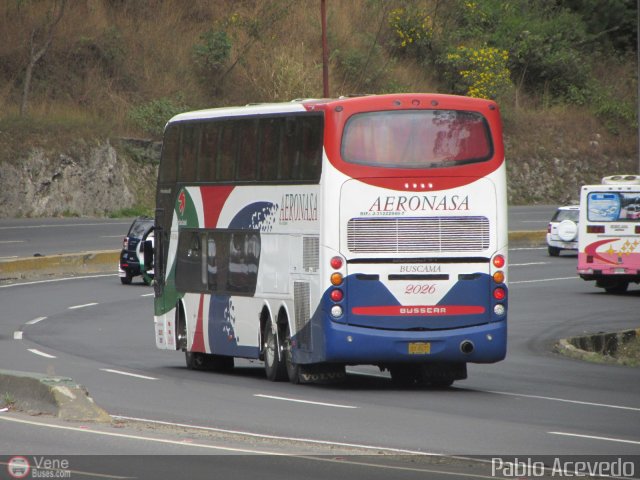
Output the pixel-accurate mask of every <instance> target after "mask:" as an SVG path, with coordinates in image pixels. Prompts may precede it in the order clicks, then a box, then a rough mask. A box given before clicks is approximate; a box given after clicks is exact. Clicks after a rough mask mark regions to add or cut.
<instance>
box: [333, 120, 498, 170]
mask: <svg viewBox="0 0 640 480" xmlns="http://www.w3.org/2000/svg"><path fill="white" fill-rule="evenodd" d="M341 153H342V158H343V160H344V161H346V162H349V163H355V164H359V165H369V166H375V167H387V168H441V167H450V166H456V165H463V164H468V163H476V162H483V161H486V160H488V159H490V158H491V156H492V154H493V146H492V143H491V135H490V134H489V126H488V124H487V122H486V120H485V119H484V117H483V116H482V115H480V114H479V113H475V112H464V111H455V110H409V111H406V110H405V111H397V112H396V111H385V112H368V113H360V114H356V115H353V116H352V117H351V118H350V119H349V120H348V121H347V124H346V126H345V129H344V133H343V136H342V152H341Z"/></svg>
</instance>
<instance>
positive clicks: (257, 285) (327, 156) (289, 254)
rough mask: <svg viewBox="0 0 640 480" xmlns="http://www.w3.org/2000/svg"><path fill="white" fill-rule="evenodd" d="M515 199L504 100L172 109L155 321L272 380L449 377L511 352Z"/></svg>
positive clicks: (368, 100) (222, 363)
mask: <svg viewBox="0 0 640 480" xmlns="http://www.w3.org/2000/svg"><path fill="white" fill-rule="evenodd" d="M506 211H507V206H506V182H505V164H504V148H503V143H502V125H501V120H500V113H499V109H498V106H497V105H496V104H495V103H494V102H492V101H487V100H481V99H473V98H467V97H459V96H448V95H435V94H398V95H376V96H363V97H354V98H338V99H324V100H305V101H294V102H289V103H279V104H262V105H249V106H244V107H235V108H217V109H210V110H203V111H196V112H188V113H184V114H180V115H177V116H176V117H174V118H172V119H171V120H170V121H169V123H168V124H167V126H166V129H165V134H164V142H163V149H162V159H161V164H160V170H159V176H158V190H157V210H156V226H155V228H156V232H155V273H156V275H155V277H156V297H155V337H156V345H157V347H158V348H160V349H168V350H182V351H184V352H185V354H186V362H187V366H188V367H190V368H210V369H227V368H231V367H232V366H233V359H234V357H244V358H250V359H260V360H264V368H265V371H266V375H267V377H268V378H269V379H270V380H284V379H289V380H290V381H292V382H294V383H298V382H306V381H314V380H319V379H320V380H322V379H332V378H338V377H342V376H344V371H345V366H346V365H358V364H372V365H377V366H378V367H380V369H383V370H389V371H390V373H391V377H392V379H393V380H395V381H397V382H399V383H403V384H427V385H437V386H447V385H450V384H451V383H453V382H454V381H455V380H459V379H463V378H466V364H467V363H468V362H477V363H492V362H496V361H499V360H502V359H503V358H504V356H505V352H506V332H507V328H506V325H507V269H506V258H507V215H506Z"/></svg>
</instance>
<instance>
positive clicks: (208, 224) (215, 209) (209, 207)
mask: <svg viewBox="0 0 640 480" xmlns="http://www.w3.org/2000/svg"><path fill="white" fill-rule="evenodd" d="M233 188H234V187H233V185H219V186H215V187H200V194H201V195H202V205H204V228H216V227H217V226H218V219H219V218H220V212H222V208H223V207H224V204H225V203H226V201H227V199H228V198H229V195H231V192H232V191H233Z"/></svg>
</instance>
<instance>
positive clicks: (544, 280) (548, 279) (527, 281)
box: [509, 275, 580, 285]
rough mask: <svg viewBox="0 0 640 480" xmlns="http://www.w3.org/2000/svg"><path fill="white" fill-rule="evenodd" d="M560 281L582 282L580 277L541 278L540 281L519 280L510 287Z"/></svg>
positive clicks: (511, 283)
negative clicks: (520, 284) (519, 284)
mask: <svg viewBox="0 0 640 480" xmlns="http://www.w3.org/2000/svg"><path fill="white" fill-rule="evenodd" d="M559 280H580V277H578V276H577V275H576V276H575V277H558V278H541V279H539V280H518V281H516V282H509V285H515V284H516V283H540V282H556V281H559Z"/></svg>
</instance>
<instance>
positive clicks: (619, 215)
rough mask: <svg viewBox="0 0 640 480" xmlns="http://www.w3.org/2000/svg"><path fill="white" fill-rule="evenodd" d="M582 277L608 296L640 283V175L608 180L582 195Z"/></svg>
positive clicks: (579, 260) (581, 193)
mask: <svg viewBox="0 0 640 480" xmlns="http://www.w3.org/2000/svg"><path fill="white" fill-rule="evenodd" d="M579 225H580V232H579V240H578V274H579V275H580V277H581V278H583V279H584V280H595V282H596V286H597V287H600V288H604V289H605V291H606V292H608V293H624V292H626V290H627V288H628V287H629V283H631V282H635V283H638V282H640V175H612V176H609V177H604V178H603V179H602V184H601V185H585V186H583V187H582V189H581V191H580V222H579Z"/></svg>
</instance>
